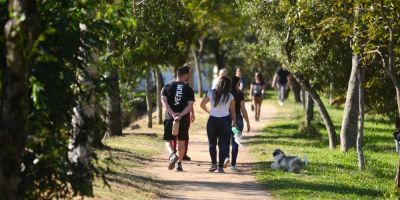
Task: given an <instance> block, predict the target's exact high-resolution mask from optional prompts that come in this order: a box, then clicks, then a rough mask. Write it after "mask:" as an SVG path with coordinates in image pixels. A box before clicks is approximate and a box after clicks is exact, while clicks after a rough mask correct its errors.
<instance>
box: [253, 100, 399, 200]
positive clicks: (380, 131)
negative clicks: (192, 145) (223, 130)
mask: <svg viewBox="0 0 400 200" xmlns="http://www.w3.org/2000/svg"><path fill="white" fill-rule="evenodd" d="M269 94H270V95H269V100H266V102H267V103H271V104H275V105H276V106H277V109H278V113H277V115H276V116H275V119H274V122H273V123H271V124H269V125H268V127H266V128H265V130H264V131H263V132H262V133H261V134H260V135H259V136H257V137H256V138H254V139H253V140H252V141H250V142H251V145H250V146H251V147H250V149H251V153H252V154H253V155H254V156H255V157H256V158H257V159H258V160H259V161H260V165H259V170H258V171H257V179H258V180H259V181H261V182H263V183H264V184H265V185H266V187H267V189H268V190H269V191H271V192H272V194H273V196H274V197H275V199H397V198H398V196H396V193H395V192H394V191H395V190H394V186H395V182H394V177H395V174H396V166H397V159H398V158H397V154H396V152H395V147H394V142H393V140H392V133H393V131H394V128H393V127H394V125H393V123H389V122H387V121H386V122H385V120H380V119H376V118H375V119H374V118H373V117H371V116H366V124H365V126H366V129H365V138H364V155H365V160H366V167H367V169H366V171H364V172H361V171H359V170H358V161H357V152H356V151H355V150H351V151H349V152H347V153H342V152H341V151H340V146H337V149H336V150H329V148H328V137H327V132H326V129H325V127H324V125H323V124H322V122H321V120H320V116H319V114H317V113H318V111H317V109H316V108H315V113H316V114H317V115H316V116H315V119H314V121H315V124H316V125H315V126H316V127H318V129H319V130H320V133H321V137H310V136H307V135H306V134H304V133H300V132H299V126H300V124H301V122H302V121H303V118H304V117H303V113H304V112H303V109H302V106H301V105H296V104H295V103H294V102H293V98H292V97H290V98H289V101H288V102H286V104H285V106H283V107H280V106H279V105H278V104H277V100H276V96H275V95H274V94H272V93H271V92H270V93H269ZM325 105H327V107H328V110H329V113H330V115H331V117H332V120H333V121H334V124H335V126H336V131H337V135H338V137H339V133H340V125H341V118H342V113H343V109H342V108H340V109H337V108H333V107H331V106H329V105H328V104H327V103H326V104H325ZM276 148H280V149H282V150H283V151H284V152H285V153H286V154H287V155H297V156H300V157H303V156H304V155H307V157H308V160H309V166H308V167H307V168H306V169H305V170H304V171H302V172H301V173H300V174H293V173H285V172H282V171H274V170H271V167H270V165H271V161H272V160H273V159H272V152H273V150H274V149H276Z"/></svg>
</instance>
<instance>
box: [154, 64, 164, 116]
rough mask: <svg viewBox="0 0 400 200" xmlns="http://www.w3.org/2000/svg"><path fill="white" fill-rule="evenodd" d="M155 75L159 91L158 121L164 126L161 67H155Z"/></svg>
mask: <svg viewBox="0 0 400 200" xmlns="http://www.w3.org/2000/svg"><path fill="white" fill-rule="evenodd" d="M155 75H156V84H157V85H156V89H157V119H158V120H157V121H158V124H163V109H162V104H161V89H162V83H161V82H162V77H161V72H160V67H159V66H156V67H155Z"/></svg>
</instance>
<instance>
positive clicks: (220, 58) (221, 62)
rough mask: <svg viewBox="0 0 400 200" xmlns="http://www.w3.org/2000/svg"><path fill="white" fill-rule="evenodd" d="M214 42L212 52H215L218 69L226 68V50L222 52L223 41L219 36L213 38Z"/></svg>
mask: <svg viewBox="0 0 400 200" xmlns="http://www.w3.org/2000/svg"><path fill="white" fill-rule="evenodd" d="M212 44H213V49H212V52H213V53H214V56H215V62H216V63H217V66H218V70H220V69H222V68H225V58H224V56H225V55H224V54H225V53H224V52H223V51H222V52H221V43H220V41H219V38H217V39H213V40H212Z"/></svg>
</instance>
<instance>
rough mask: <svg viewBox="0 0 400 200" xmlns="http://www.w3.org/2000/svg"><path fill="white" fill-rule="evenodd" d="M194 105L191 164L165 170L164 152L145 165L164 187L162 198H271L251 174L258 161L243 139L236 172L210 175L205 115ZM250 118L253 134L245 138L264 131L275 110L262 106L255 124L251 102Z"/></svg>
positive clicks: (248, 134)
mask: <svg viewBox="0 0 400 200" xmlns="http://www.w3.org/2000/svg"><path fill="white" fill-rule="evenodd" d="M198 104H199V101H197V102H196V103H195V111H196V121H195V122H194V123H193V124H192V126H191V129H190V144H189V152H188V155H189V156H190V157H191V158H192V161H184V162H183V163H182V164H183V169H184V172H176V171H175V170H171V171H170V170H168V169H167V153H166V150H165V151H164V153H163V154H161V155H158V156H156V157H153V158H152V159H151V161H150V162H149V163H147V165H146V171H148V172H150V173H152V174H153V175H154V177H153V178H154V179H155V180H156V181H157V182H159V183H161V184H162V185H163V186H164V187H163V188H164V189H163V192H162V196H161V197H160V198H161V199H252V200H256V199H272V197H271V194H270V193H269V192H268V191H267V190H268V188H265V186H263V185H262V184H261V183H258V182H257V181H256V179H255V175H254V174H253V169H254V167H256V165H257V161H256V160H255V159H253V158H252V157H251V156H250V154H249V152H248V149H247V148H246V143H247V142H249V140H251V139H243V140H242V143H243V145H244V146H245V147H244V148H240V149H239V155H238V164H237V167H238V169H240V170H239V171H238V172H232V171H231V170H230V168H226V169H225V173H224V174H220V173H210V172H208V168H209V167H210V156H209V153H208V143H207V137H206V131H205V126H206V121H207V118H208V115H207V114H206V113H205V112H203V111H202V110H201V109H200V107H199V105H198ZM246 107H247V108H248V109H247V110H248V113H249V116H250V123H251V125H252V131H251V132H250V133H244V134H245V135H246V136H250V137H246V138H254V137H251V136H255V135H257V134H260V132H261V131H262V129H263V128H265V126H266V125H267V124H268V123H269V122H270V121H271V120H273V116H274V114H275V113H276V110H277V108H276V107H275V106H273V105H270V104H266V103H264V105H263V106H262V111H261V112H262V113H261V120H260V121H259V122H255V121H254V112H251V110H250V103H249V102H248V103H246Z"/></svg>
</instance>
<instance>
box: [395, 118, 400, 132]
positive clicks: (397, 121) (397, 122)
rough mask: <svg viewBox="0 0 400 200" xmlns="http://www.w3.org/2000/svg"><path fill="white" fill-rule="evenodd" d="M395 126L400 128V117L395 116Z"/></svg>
mask: <svg viewBox="0 0 400 200" xmlns="http://www.w3.org/2000/svg"><path fill="white" fill-rule="evenodd" d="M396 128H397V129H400V117H397V118H396Z"/></svg>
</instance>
